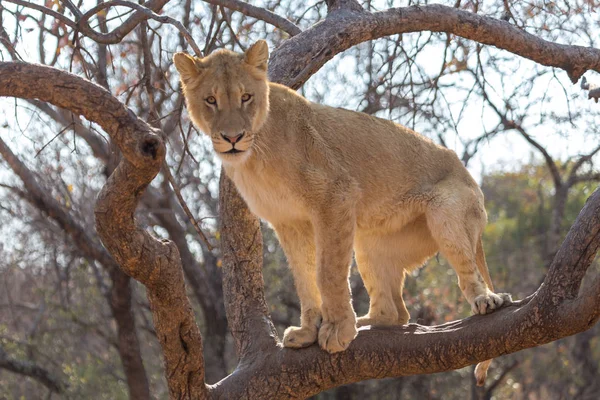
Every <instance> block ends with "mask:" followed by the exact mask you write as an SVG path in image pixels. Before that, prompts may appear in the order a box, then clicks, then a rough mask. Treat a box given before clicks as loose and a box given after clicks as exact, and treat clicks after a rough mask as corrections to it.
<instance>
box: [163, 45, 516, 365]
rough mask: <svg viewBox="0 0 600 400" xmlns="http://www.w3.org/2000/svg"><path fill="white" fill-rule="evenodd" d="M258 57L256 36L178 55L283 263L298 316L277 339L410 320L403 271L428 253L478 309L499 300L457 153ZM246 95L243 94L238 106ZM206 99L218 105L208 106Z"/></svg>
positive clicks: (199, 114)
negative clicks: (246, 44)
mask: <svg viewBox="0 0 600 400" xmlns="http://www.w3.org/2000/svg"><path fill="white" fill-rule="evenodd" d="M267 58H268V50H267V46H266V43H265V42H264V41H259V42H257V43H256V44H255V45H254V46H252V47H251V48H250V49H249V50H248V51H247V52H246V53H245V54H242V55H240V54H236V53H233V52H230V51H226V50H220V51H217V52H215V53H214V54H212V55H210V56H208V57H206V58H204V59H198V58H192V57H191V56H188V55H186V54H183V53H178V54H176V55H175V57H174V61H175V65H176V67H177V69H178V71H179V72H180V74H181V78H182V84H183V90H184V94H185V97H186V100H187V106H188V110H189V113H190V115H191V118H192V120H193V122H194V123H195V124H196V125H197V126H198V127H199V128H200V129H201V130H202V131H204V132H205V133H206V134H208V135H209V136H210V137H211V139H212V140H213V144H214V148H215V150H216V151H217V154H218V155H219V156H220V157H221V159H222V161H223V165H224V167H225V171H226V173H227V174H228V175H229V177H230V178H231V179H232V180H233V182H234V183H235V185H236V187H237V188H238V190H239V192H240V193H241V194H242V196H243V197H244V199H245V200H246V202H247V204H248V206H249V207H250V209H251V210H252V211H253V212H254V213H255V214H256V215H258V216H259V217H261V218H263V219H265V220H267V221H268V222H269V223H271V225H272V226H273V228H274V229H275V231H276V232H277V235H278V237H279V240H280V242H281V245H282V247H283V249H284V251H285V253H286V255H287V257H288V261H289V264H290V267H291V269H292V271H293V274H294V279H295V283H296V288H297V291H298V296H299V297H300V303H301V324H300V327H290V328H288V329H287V330H286V332H285V336H284V339H283V343H284V345H285V346H287V347H305V346H308V345H310V344H312V343H314V342H315V341H316V340H318V342H319V344H320V346H321V347H322V348H323V349H325V350H327V351H329V352H337V351H342V350H344V349H346V348H347V347H348V345H349V344H350V342H351V341H352V340H353V339H354V337H355V336H356V334H357V329H356V327H357V323H358V326H364V325H397V324H405V323H407V322H408V320H409V314H408V311H407V310H406V306H405V304H404V301H403V300H402V287H403V284H404V276H405V274H406V272H408V271H410V270H411V269H414V268H418V267H419V266H421V265H422V264H423V263H424V262H425V261H426V260H428V259H429V258H430V257H431V256H433V255H434V254H436V253H437V252H441V253H442V254H443V255H444V256H445V257H446V258H447V259H448V260H449V262H450V264H451V265H452V266H453V268H454V269H455V271H456V273H457V275H458V278H459V285H460V288H461V290H462V292H463V293H464V296H465V297H466V299H467V301H468V302H469V303H470V304H471V307H472V310H473V312H474V313H477V314H486V313H488V312H491V311H493V310H494V309H496V308H497V307H499V306H501V305H502V304H503V302H504V301H506V300H507V299H508V297H507V296H505V295H500V296H499V295H497V294H495V293H493V292H492V285H491V281H490V280H489V274H488V271H487V265H486V264H485V257H484V256H483V248H482V247H481V234H482V231H483V228H484V226H485V224H486V212H485V209H484V207H483V194H482V193H481V190H480V189H479V187H478V185H477V184H476V182H475V181H474V180H473V178H472V177H471V176H470V175H469V173H468V171H467V170H466V169H465V168H464V166H463V165H462V163H461V162H460V160H459V159H458V158H457V156H456V154H455V153H454V152H452V151H450V150H448V149H445V148H443V147H440V146H438V145H436V144H435V143H433V142H432V141H431V140H429V139H427V138H425V137H423V136H421V135H419V134H417V133H415V132H413V131H411V130H410V129H408V128H406V127H403V126H401V125H398V124H395V123H392V122H390V121H386V120H382V119H379V118H375V117H371V116H368V115H366V114H362V113H358V112H352V111H348V110H344V109H339V108H331V107H327V106H323V105H319V104H314V103H311V102H309V101H307V100H306V99H304V98H303V97H301V96H299V95H298V94H297V93H295V92H294V91H292V90H289V89H287V88H286V87H284V86H281V85H278V84H275V83H269V82H267V79H266V62H267ZM244 93H248V94H250V95H252V101H251V102H249V103H243V102H242V101H241V96H242V95H243V94H244ZM210 96H213V97H214V98H215V99H216V100H217V106H212V105H209V104H207V103H206V101H205V100H206V99H207V98H209V97H210ZM241 133H243V134H244V135H243V137H242V139H241V141H240V142H238V143H235V147H236V149H239V150H242V152H240V153H237V154H224V152H225V151H228V150H230V149H232V147H233V144H232V143H230V142H229V139H227V138H228V137H236V135H239V134H241ZM353 250H354V252H355V254H356V260H357V262H358V268H359V271H360V273H361V276H362V278H363V280H364V283H365V286H366V288H367V291H368V293H369V296H370V300H371V303H370V309H369V312H368V314H367V315H365V316H364V317H361V318H359V319H358V321H357V319H356V315H355V313H354V310H353V309H352V306H351V302H350V290H349V286H348V274H349V265H350V262H351V258H352V253H353ZM482 275H483V276H482ZM486 282H487V284H486ZM321 319H322V322H320V321H321ZM485 369H487V368H485Z"/></svg>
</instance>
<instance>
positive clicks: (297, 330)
mask: <svg viewBox="0 0 600 400" xmlns="http://www.w3.org/2000/svg"><path fill="white" fill-rule="evenodd" d="M316 341H317V327H316V326H315V327H310V328H309V327H305V326H290V327H289V328H287V329H286V330H285V332H284V333H283V346H284V347H291V348H293V349H299V348H302V347H308V346H310V345H311V344H313V343H314V342H316Z"/></svg>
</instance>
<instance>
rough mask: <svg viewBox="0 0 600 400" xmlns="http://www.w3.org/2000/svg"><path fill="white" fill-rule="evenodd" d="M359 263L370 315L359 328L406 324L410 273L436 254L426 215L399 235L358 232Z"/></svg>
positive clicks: (410, 224) (356, 245) (435, 246)
mask: <svg viewBox="0 0 600 400" xmlns="http://www.w3.org/2000/svg"><path fill="white" fill-rule="evenodd" d="M355 252H356V262H357V264H358V270H359V272H360V274H361V277H362V279H363V282H364V284H365V287H366V289H367V292H368V293H369V300H370V303H369V312H368V313H367V314H366V315H365V316H363V317H360V318H358V320H357V325H358V326H359V327H360V326H367V325H379V326H389V325H404V324H406V323H408V320H409V319H410V315H409V313H408V310H407V309H406V305H405V304H404V299H403V298H402V290H403V288H404V279H405V275H406V272H407V271H410V270H411V269H413V268H416V267H419V266H421V265H422V264H423V263H424V262H425V261H426V260H427V259H429V258H430V257H431V256H432V255H434V254H435V253H436V252H437V245H436V243H435V241H434V240H433V238H432V237H431V234H430V233H429V229H428V227H427V223H426V220H425V218H424V216H422V217H419V218H417V219H415V220H414V221H413V222H411V223H409V224H407V225H406V226H404V227H403V228H402V229H400V230H399V231H397V232H392V233H386V234H374V233H364V232H363V233H359V234H358V235H357V239H356V243H355Z"/></svg>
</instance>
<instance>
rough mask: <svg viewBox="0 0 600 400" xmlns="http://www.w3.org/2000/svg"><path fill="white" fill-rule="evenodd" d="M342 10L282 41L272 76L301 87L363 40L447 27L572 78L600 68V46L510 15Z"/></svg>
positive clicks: (430, 8) (438, 9) (439, 9)
mask: <svg viewBox="0 0 600 400" xmlns="http://www.w3.org/2000/svg"><path fill="white" fill-rule="evenodd" d="M343 11H344V12H337V13H336V12H332V13H330V15H329V16H328V18H327V19H326V21H324V22H322V23H320V24H317V25H315V26H313V27H312V28H311V29H307V30H305V31H304V32H302V33H301V34H299V35H297V36H295V37H293V38H292V39H290V40H288V41H287V42H285V43H284V44H282V45H281V47H279V48H278V49H277V52H276V54H273V57H272V60H271V64H270V68H269V76H270V77H271V79H272V80H275V81H278V82H279V83H282V84H284V85H287V86H290V87H292V88H294V89H297V88H299V87H300V86H301V85H302V84H303V83H304V82H305V81H306V80H307V79H308V78H309V77H310V76H311V75H312V74H314V73H315V72H316V71H318V70H319V69H320V68H321V67H322V66H323V65H324V64H325V63H326V62H327V61H328V60H330V59H331V58H333V56H335V55H336V54H338V53H340V52H342V51H344V50H346V49H349V48H350V47H352V46H354V45H356V44H358V43H361V42H364V41H366V40H372V39H377V38H380V37H383V36H389V35H393V34H399V33H407V32H418V31H432V32H447V33H451V34H454V35H457V36H461V37H464V38H467V39H472V40H475V41H477V42H479V43H483V44H488V45H492V46H496V47H498V48H500V49H504V50H507V51H509V52H511V53H514V54H517V55H519V56H521V57H525V58H528V59H530V60H533V61H535V62H537V63H539V64H542V65H546V66H549V67H556V68H560V69H563V70H565V71H566V72H567V74H568V75H569V78H570V79H571V81H573V82H577V80H578V79H579V78H580V77H581V76H582V75H583V73H584V72H585V71H587V70H594V71H597V72H600V50H598V49H594V48H591V47H583V46H569V45H562V44H557V43H552V42H548V41H546V40H544V39H541V38H539V37H537V36H534V35H532V34H529V33H527V32H525V31H522V30H520V29H519V28H517V27H515V26H513V25H511V24H510V23H508V22H506V21H502V20H497V19H494V18H491V17H487V16H483V15H478V14H474V13H471V12H468V11H464V10H459V9H456V8H452V7H446V6H442V5H437V4H432V5H427V6H412V7H404V8H394V9H389V10H386V11H381V12H376V13H367V12H358V11H348V10H343ZM292 59H293V60H294V62H293V65H290V60H292Z"/></svg>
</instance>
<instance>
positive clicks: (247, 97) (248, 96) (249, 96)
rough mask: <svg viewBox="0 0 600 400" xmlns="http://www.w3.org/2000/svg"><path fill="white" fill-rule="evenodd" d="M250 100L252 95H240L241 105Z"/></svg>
mask: <svg viewBox="0 0 600 400" xmlns="http://www.w3.org/2000/svg"><path fill="white" fill-rule="evenodd" d="M251 98H252V95H251V94H249V93H244V94H243V95H242V103H246V102H248V101H250V99H251Z"/></svg>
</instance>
